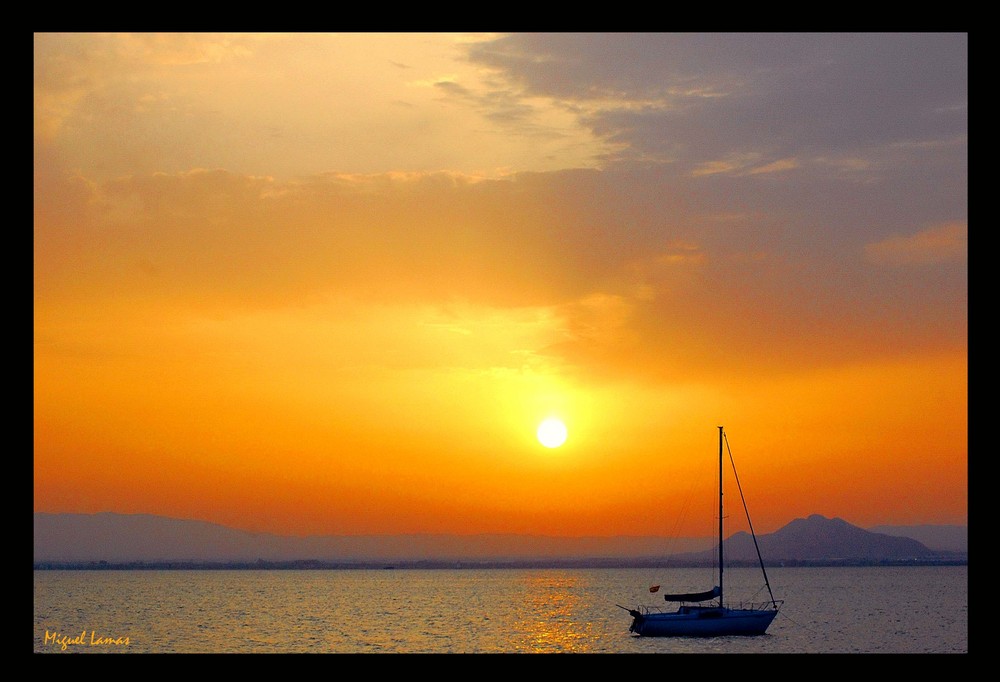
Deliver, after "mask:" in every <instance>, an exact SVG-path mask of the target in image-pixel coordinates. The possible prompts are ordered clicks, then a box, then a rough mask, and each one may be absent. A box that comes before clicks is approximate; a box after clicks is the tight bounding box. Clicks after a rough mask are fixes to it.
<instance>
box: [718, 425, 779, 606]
mask: <svg viewBox="0 0 1000 682" xmlns="http://www.w3.org/2000/svg"><path fill="white" fill-rule="evenodd" d="M722 438H723V439H724V440H725V441H726V452H728V453H729V464H730V465H731V466H732V467H733V478H735V479H736V489H737V490H739V491H740V501H741V502H742V503H743V512H744V513H745V514H746V517H747V525H748V526H750V537H752V538H753V546H754V549H755V550H757V561H759V562H760V570H761V572H762V573H763V574H764V584H765V585H766V586H767V593H768V594H769V595H771V605H772V606H774V607H775V608H777V606H778V605H777V603H776V602H775V600H774V593H773V592H772V591H771V583H770V582H769V581H768V579H767V569H765V568H764V557H762V556H761V555H760V546H759V545H758V544H757V534H756V533H755V532H754V531H753V522H752V521H751V520H750V510H749V509H748V508H747V500H746V498H745V497H744V496H743V486H742V485H740V475H739V474H738V473H737V472H736V460H734V459H733V451H732V448H730V447H729V436H728V435H727V434H726V432H725V431H723V432H722Z"/></svg>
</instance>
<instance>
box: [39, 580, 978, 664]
mask: <svg viewBox="0 0 1000 682" xmlns="http://www.w3.org/2000/svg"><path fill="white" fill-rule="evenodd" d="M711 578H712V576H711V575H710V576H709V577H708V578H707V580H708V581H711ZM725 579H726V583H725V586H726V596H727V598H736V597H740V598H744V597H746V598H752V599H753V600H755V601H761V600H766V599H768V598H769V596H768V594H767V592H766V590H764V591H763V593H761V592H760V591H756V592H754V590H756V589H757V588H758V587H759V586H760V584H762V580H761V578H760V572H759V570H756V571H755V570H753V569H744V568H741V569H731V570H728V571H727V572H726V574H725ZM768 579H769V582H770V585H771V590H772V592H773V593H774V597H775V598H776V599H781V600H783V602H784V603H783V606H782V609H781V611H780V613H779V614H778V616H777V618H776V619H775V620H774V622H773V623H772V625H771V627H770V628H769V629H768V631H767V634H765V635H763V636H758V637H720V638H712V639H695V638H640V637H636V636H634V635H632V634H631V633H629V631H628V627H629V624H630V623H631V617H630V616H629V614H628V612H627V610H626V608H635V607H636V606H639V605H643V606H658V607H667V606H668V605H667V604H665V602H664V601H663V599H662V596H661V594H662V592H666V591H670V590H672V589H674V586H677V587H678V588H680V590H694V589H703V588H702V587H701V584H702V583H704V582H706V578H705V575H704V571H703V570H700V569H649V568H643V569H635V568H629V569H616V568H599V569H582V568H581V569H557V568H550V569H514V568H498V569H486V568H472V569H432V570H417V569H413V570H411V569H395V570H360V569H359V570H192V571H187V570H176V571H172V570H166V571H152V570H138V571H117V570H96V571H88V570H76V571H56V570H41V571H35V572H34V652H36V653H56V654H63V653H116V654H117V653H343V654H367V653H372V654H397V653H406V654H410V653H421V654H423V653H428V654H489V653H619V654H628V653H645V654H650V653H968V648H969V644H968V634H969V628H968V567H967V566H933V567H930V566H906V567H852V568H839V567H838V568H826V567H823V568H820V567H809V568H800V567H795V568H782V567H778V568H773V569H771V568H769V569H768ZM653 584H659V585H662V592H660V593H651V592H650V590H649V588H650V586H651V585H653ZM707 587H711V585H708V586H707ZM707 587H706V588H704V589H707ZM621 607H626V608H621Z"/></svg>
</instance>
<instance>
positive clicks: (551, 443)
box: [538, 417, 566, 448]
mask: <svg viewBox="0 0 1000 682" xmlns="http://www.w3.org/2000/svg"><path fill="white" fill-rule="evenodd" d="M538 442H539V443H541V444H542V445H544V446H545V447H547V448H557V447H559V446H560V445H562V444H563V443H565V442H566V425H565V424H563V423H562V422H561V421H560V420H558V419H556V418H555V417H549V418H548V419H546V420H545V421H543V422H542V423H541V424H539V425H538Z"/></svg>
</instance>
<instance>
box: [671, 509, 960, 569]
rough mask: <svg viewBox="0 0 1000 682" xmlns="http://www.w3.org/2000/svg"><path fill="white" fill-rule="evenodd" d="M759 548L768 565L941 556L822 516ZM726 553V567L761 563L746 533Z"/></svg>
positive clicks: (696, 556) (703, 555)
mask: <svg viewBox="0 0 1000 682" xmlns="http://www.w3.org/2000/svg"><path fill="white" fill-rule="evenodd" d="M757 545H758V546H759V547H760V553H761V556H763V557H764V559H765V562H766V563H786V562H804V563H830V562H845V563H859V562H860V563H869V562H884V561H909V560H930V559H933V558H940V557H941V556H942V554H941V553H940V552H935V551H934V550H932V549H930V548H928V547H927V546H926V545H924V544H923V543H921V542H918V541H917V540H914V539H913V538H906V537H899V536H895V535H887V534H885V533H873V532H871V531H867V530H864V529H863V528H858V527H857V526H853V525H851V524H849V523H847V522H846V521H844V520H843V519H839V518H833V519H828V518H826V517H825V516H820V515H819V514H813V515H812V516H810V517H808V518H805V519H795V520H794V521H792V522H791V523H789V524H788V525H786V526H784V527H783V528H781V529H780V530H778V531H776V532H774V533H771V534H768V535H758V536H757ZM723 553H724V554H725V557H726V561H727V563H728V562H737V561H739V562H756V561H758V557H757V549H756V547H755V546H754V542H753V536H751V535H750V534H749V533H745V532H739V533H735V534H734V535H732V536H730V537H728V538H727V539H726V541H725V543H723ZM711 556H712V551H711V550H709V551H708V552H695V553H689V554H684V555H680V556H678V557H677V558H678V559H684V560H690V561H698V560H707V559H709V558H711Z"/></svg>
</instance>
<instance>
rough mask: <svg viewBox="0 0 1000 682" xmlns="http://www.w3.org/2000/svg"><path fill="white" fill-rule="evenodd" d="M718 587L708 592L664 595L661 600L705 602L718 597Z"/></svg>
mask: <svg viewBox="0 0 1000 682" xmlns="http://www.w3.org/2000/svg"><path fill="white" fill-rule="evenodd" d="M719 592H721V590H720V589H719V586H718V585H716V586H715V587H713V588H712V589H710V590H709V591H708V592H687V593H685V594H665V595H663V598H664V599H666V600H667V601H707V600H709V599H714V598H715V597H718V596H719Z"/></svg>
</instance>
